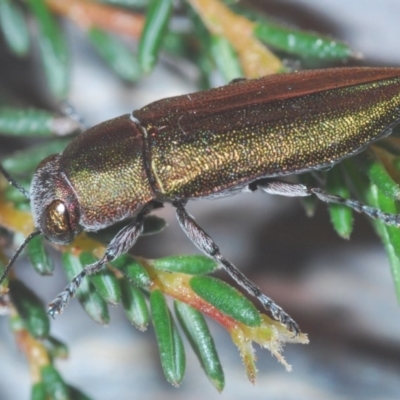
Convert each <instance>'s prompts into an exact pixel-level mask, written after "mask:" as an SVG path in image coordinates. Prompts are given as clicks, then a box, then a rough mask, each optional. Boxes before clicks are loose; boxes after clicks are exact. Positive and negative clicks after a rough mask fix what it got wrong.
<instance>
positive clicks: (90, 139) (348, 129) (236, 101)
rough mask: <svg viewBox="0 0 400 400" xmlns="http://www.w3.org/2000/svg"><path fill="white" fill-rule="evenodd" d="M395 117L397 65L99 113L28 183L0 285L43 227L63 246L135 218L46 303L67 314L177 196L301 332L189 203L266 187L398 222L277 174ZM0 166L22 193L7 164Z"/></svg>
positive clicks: (202, 244) (386, 127)
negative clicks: (27, 216)
mask: <svg viewBox="0 0 400 400" xmlns="http://www.w3.org/2000/svg"><path fill="white" fill-rule="evenodd" d="M399 121H400V68H333V69H325V70H311V71H302V72H294V73H287V74H280V75H272V76H267V77H263V78H259V79H254V80H246V79H244V80H237V81H234V82H232V83H231V84H229V85H226V86H222V87H219V88H215V89H211V90H206V91H202V92H197V93H191V94H187V95H183V96H177V97H171V98H167V99H163V100H159V101H156V102H154V103H151V104H149V105H148V106H145V107H143V108H141V109H139V110H135V111H133V112H132V114H130V115H129V114H127V115H123V116H121V117H118V118H114V119H111V120H109V121H106V122H103V123H101V124H99V125H97V126H94V127H92V128H90V129H88V130H87V131H85V132H83V133H82V134H80V135H79V136H78V137H76V138H75V139H74V140H73V141H72V142H71V143H70V144H69V145H68V146H67V147H66V149H65V150H64V151H63V152H62V153H61V154H56V155H52V156H50V157H48V158H46V159H45V160H43V161H42V162H41V163H40V164H39V166H38V167H37V170H36V172H35V174H34V177H33V180H32V184H31V189H30V192H29V193H26V192H25V194H26V195H27V196H28V197H29V198H30V201H31V208H32V213H33V217H34V224H35V227H36V231H35V232H33V233H32V234H31V235H30V236H29V237H28V238H27V239H26V240H25V242H24V243H23V244H22V245H21V247H20V248H19V249H18V250H17V252H16V253H15V254H14V256H13V257H12V259H11V260H10V262H9V264H8V266H7V267H6V270H5V272H4V274H3V276H2V277H1V278H0V282H1V281H2V280H3V279H4V278H5V276H6V274H7V273H8V271H9V269H10V268H11V266H12V264H13V263H14V261H15V259H16V257H17V256H18V254H19V253H20V252H21V250H22V248H23V246H24V245H25V244H26V243H27V242H28V241H29V240H30V238H31V237H33V236H35V235H37V234H43V235H45V236H46V238H47V239H48V240H50V241H51V242H53V243H57V244H68V243H70V242H71V241H72V240H73V238H74V237H75V236H76V235H77V234H79V232H81V231H82V230H84V231H97V230H99V229H102V228H105V227H108V226H110V225H112V224H114V223H116V222H118V221H121V220H125V219H127V218H132V219H131V222H129V223H127V225H125V226H124V227H123V228H122V229H121V230H120V231H119V232H118V233H117V235H116V236H115V237H114V238H113V239H112V240H111V242H110V243H109V244H108V246H107V249H106V251H105V254H104V256H103V257H102V258H101V259H100V260H98V261H97V262H96V263H94V264H91V265H87V266H86V267H85V268H84V269H83V270H82V271H81V272H80V273H79V274H78V275H77V276H76V277H75V278H74V279H73V280H72V281H71V283H70V284H69V285H68V286H67V287H66V288H65V289H64V291H62V292H61V293H60V294H59V295H58V296H57V297H56V298H55V300H54V301H53V302H52V303H50V305H49V314H50V315H52V316H53V315H54V314H57V313H61V312H62V311H63V310H64V308H65V306H66V305H67V303H68V302H69V300H70V298H71V297H72V296H73V295H74V293H75V292H76V290H77V288H78V287H79V285H80V283H81V281H82V279H83V278H84V277H85V276H86V275H91V274H95V273H96V272H98V271H99V270H100V269H101V268H102V267H103V266H104V264H106V263H107V262H109V261H112V260H114V259H115V258H116V257H118V256H119V255H121V254H123V253H125V252H127V251H128V250H129V249H130V248H131V247H132V246H133V245H134V244H135V242H136V240H137V239H138V237H139V235H140V233H141V232H142V229H143V220H144V216H145V215H146V214H148V213H149V212H151V211H152V210H153V209H154V208H156V207H158V206H159V205H160V204H162V203H171V204H172V205H173V206H174V207H175V209H176V215H177V218H178V221H179V224H180V226H181V227H182V229H183V230H184V232H185V233H186V234H187V236H188V237H189V238H190V240H191V241H192V242H193V243H194V244H195V245H196V246H197V247H198V248H199V249H200V250H201V251H203V252H204V253H205V254H206V255H208V256H209V257H211V258H213V259H215V260H216V261H217V262H218V263H219V264H220V265H221V266H222V267H223V268H224V269H225V270H226V271H227V272H228V273H229V274H230V275H231V277H232V278H233V279H234V280H235V281H236V282H237V283H238V284H239V285H241V286H242V287H243V288H244V289H245V290H246V291H247V292H248V293H250V294H251V295H252V296H254V297H256V298H257V299H258V300H259V301H260V302H261V304H262V305H263V306H264V307H265V308H266V309H267V310H269V311H270V312H271V314H272V316H273V317H274V318H275V319H276V320H278V321H280V322H281V323H283V324H284V325H286V327H287V328H288V329H289V330H290V331H292V332H294V333H295V334H297V333H299V331H300V330H299V327H298V325H297V324H296V322H295V321H294V320H293V319H292V318H291V317H290V316H289V315H288V314H287V313H286V312H285V311H284V310H283V309H282V308H281V307H279V306H278V305H277V304H276V303H275V302H274V301H273V300H272V299H270V298H269V297H267V296H266V295H265V294H263V293H262V292H261V290H260V289H259V288H258V287H257V286H256V285H255V284H254V283H253V282H251V281H250V280H249V279H248V278H247V277H246V276H245V275H244V274H243V273H242V272H240V271H239V270H238V269H237V268H236V267H235V266H234V265H233V264H232V263H231V262H230V261H228V260H227V259H226V258H225V257H224V256H223V255H222V254H221V253H220V251H219V248H218V246H217V245H216V244H215V243H214V241H213V240H212V239H211V237H210V236H209V235H208V234H207V233H206V232H205V231H204V230H203V229H202V228H201V227H200V226H199V225H198V224H197V223H196V222H195V221H194V219H193V218H192V217H191V216H190V215H189V214H188V213H187V211H186V209H185V204H186V203H187V201H188V200H191V199H200V198H218V197H221V196H227V195H233V194H235V193H238V192H241V191H254V190H256V189H260V190H262V191H265V192H267V193H272V194H278V195H283V196H310V195H315V196H317V197H318V198H319V199H320V200H322V201H324V202H327V203H339V204H344V205H346V206H348V207H351V208H352V209H354V210H355V211H357V212H361V213H364V214H367V215H369V216H370V217H372V218H378V219H380V220H382V221H383V222H385V223H386V224H390V225H394V226H400V215H395V214H386V213H384V212H382V211H380V210H378V209H375V208H372V207H369V206H366V205H364V204H362V203H360V202H359V201H356V200H351V199H344V198H341V197H338V196H335V195H331V194H329V193H327V192H325V191H324V190H323V189H320V188H318V187H310V186H307V185H303V184H299V183H288V182H285V181H283V180H280V179H279V178H281V177H285V176H289V175H295V174H300V173H303V172H306V171H313V170H319V169H322V168H326V167H330V166H332V165H333V164H335V163H337V162H339V161H341V160H343V159H344V158H346V157H350V156H352V155H354V154H357V153H359V152H360V151H362V150H364V149H365V148H366V147H367V146H368V145H369V144H371V143H372V142H374V141H376V140H378V139H381V138H383V137H385V136H386V135H388V134H390V132H391V129H392V128H393V126H395V125H396V124H397V123H398V122H399ZM1 171H2V173H3V174H4V175H5V176H6V178H7V179H8V180H9V181H10V183H12V184H14V185H15V186H17V187H18V188H19V189H20V190H22V191H23V189H22V188H21V187H20V186H19V185H18V183H16V182H15V181H13V179H12V178H11V177H10V176H9V175H8V173H7V171H5V170H4V168H3V167H1Z"/></svg>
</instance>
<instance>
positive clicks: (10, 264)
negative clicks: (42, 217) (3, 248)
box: [0, 231, 41, 284]
mask: <svg viewBox="0 0 400 400" xmlns="http://www.w3.org/2000/svg"><path fill="white" fill-rule="evenodd" d="M40 233H41V232H40V231H34V232H32V233H31V234H30V235H29V236H28V237H27V238H26V239H25V240H24V241H23V243H22V244H21V246H19V247H18V249H17V251H16V252H15V253H14V255H13V256H12V258H11V260H10V261H9V262H8V264H7V266H6V269H5V270H4V272H3V275H1V278H0V284H1V283H2V282H3V281H4V279H6V277H7V275H8V273H9V272H10V269H11V267H12V266H13V264H14V262H15V260H16V259H17V257H18V256H19V255H20V253H21V251H22V250H23V249H24V247H25V246H26V245H27V244H28V242H29V241H30V240H31V239H32V238H34V237H35V236H36V235H39V234H40Z"/></svg>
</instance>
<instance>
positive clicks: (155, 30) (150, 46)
mask: <svg viewBox="0 0 400 400" xmlns="http://www.w3.org/2000/svg"><path fill="white" fill-rule="evenodd" d="M171 11H172V0H151V2H150V5H149V7H148V9H147V14H146V22H145V26H144V28H143V32H142V35H141V37H140V41H139V50H138V61H139V65H140V67H141V69H142V71H143V72H144V73H145V74H148V73H149V72H150V71H151V70H152V69H153V67H154V65H155V64H156V62H157V58H158V52H159V50H160V48H161V44H162V40H163V38H164V36H165V33H166V31H167V28H168V22H169V19H170V16H171Z"/></svg>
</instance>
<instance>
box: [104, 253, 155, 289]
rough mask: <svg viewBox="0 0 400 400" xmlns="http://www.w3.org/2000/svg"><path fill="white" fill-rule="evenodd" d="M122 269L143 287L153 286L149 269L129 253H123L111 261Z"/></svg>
mask: <svg viewBox="0 0 400 400" xmlns="http://www.w3.org/2000/svg"><path fill="white" fill-rule="evenodd" d="M110 264H111V265H112V266H113V267H114V268H117V269H118V270H120V271H121V272H122V273H123V274H124V275H125V277H126V278H127V279H129V280H130V281H131V282H132V283H134V284H135V285H136V286H138V287H140V288H142V289H148V288H149V287H150V286H151V279H150V276H149V274H148V273H147V271H146V270H145V269H144V268H143V267H142V266H141V265H140V264H139V263H138V262H137V261H136V260H135V259H134V258H133V257H132V256H131V255H129V254H123V255H122V256H119V257H118V258H117V259H116V260H114V261H112V262H111V263H110Z"/></svg>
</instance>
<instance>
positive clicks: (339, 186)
mask: <svg viewBox="0 0 400 400" xmlns="http://www.w3.org/2000/svg"><path fill="white" fill-rule="evenodd" d="M327 178H328V179H327V191H328V193H330V194H334V195H337V196H341V197H343V198H345V199H348V198H349V197H350V191H349V189H348V187H347V186H346V181H345V178H344V175H343V173H342V170H341V166H340V165H337V166H335V167H333V168H332V169H331V170H330V171H329V172H328V174H327ZM328 210H329V214H330V216H331V222H332V224H333V227H334V228H335V230H336V232H337V233H338V235H339V236H340V237H342V238H343V239H349V238H350V234H351V232H352V230H353V222H354V218H353V211H352V210H351V208H349V207H346V206H343V205H340V204H329V206H328Z"/></svg>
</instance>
